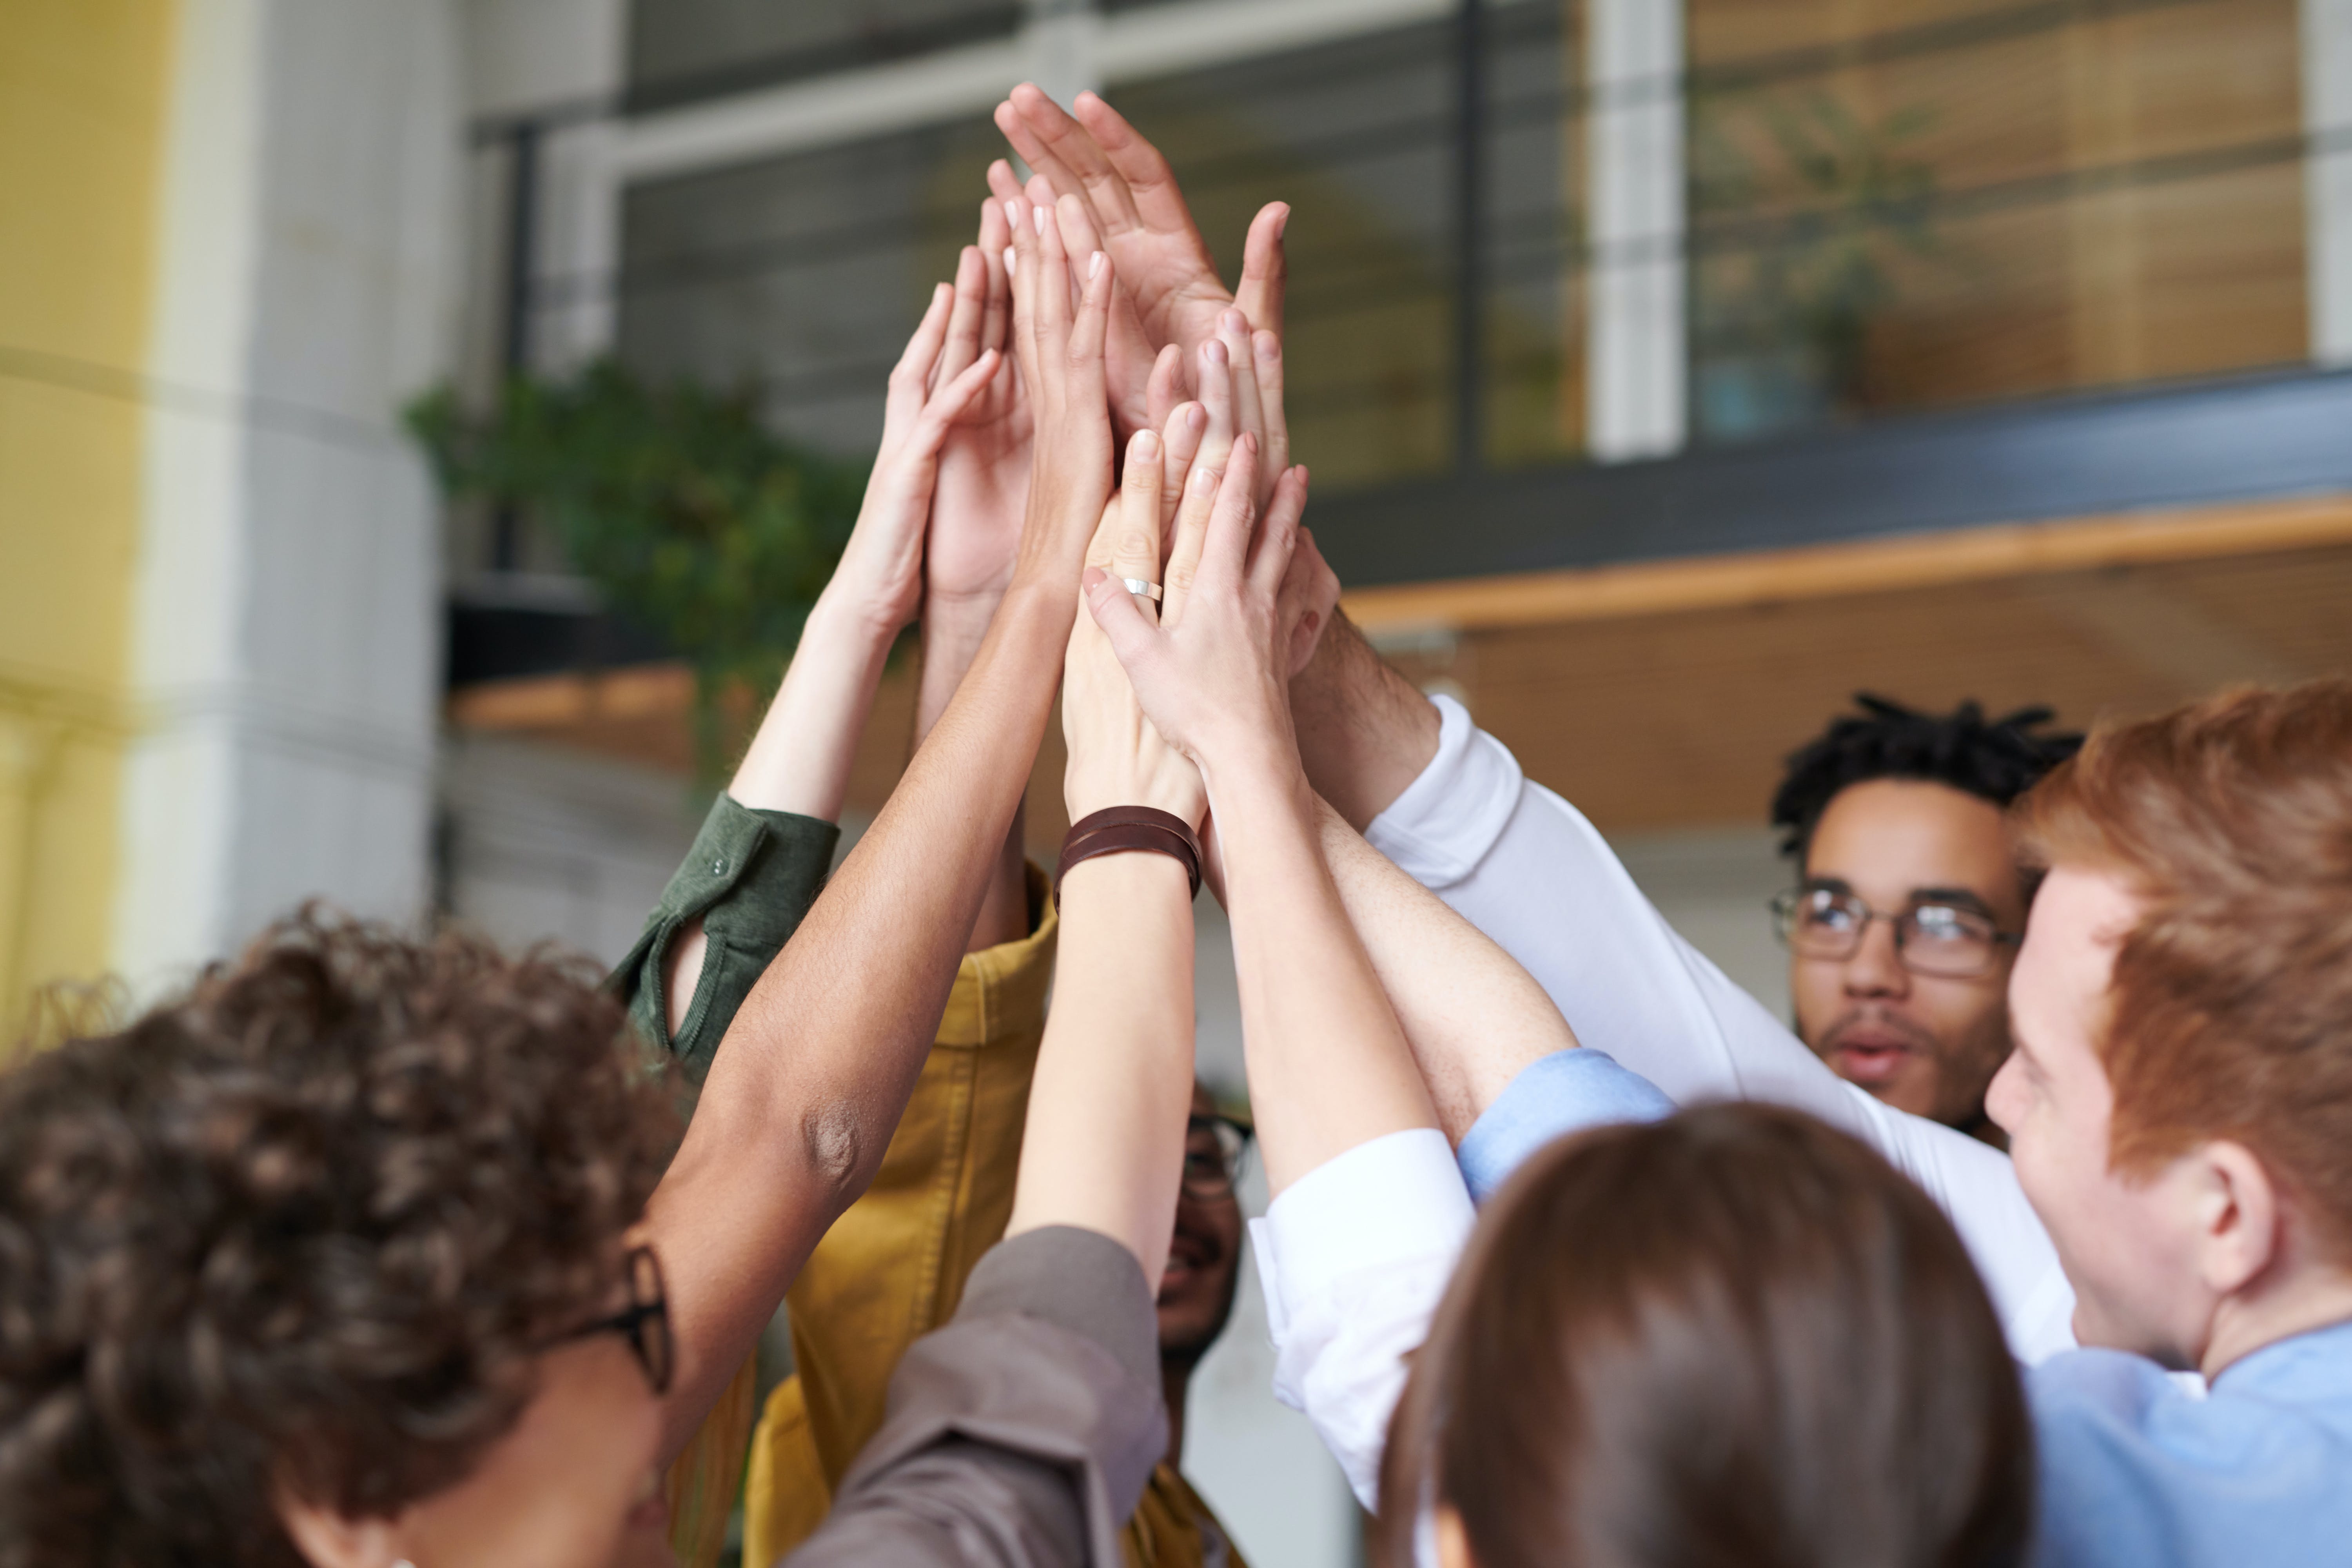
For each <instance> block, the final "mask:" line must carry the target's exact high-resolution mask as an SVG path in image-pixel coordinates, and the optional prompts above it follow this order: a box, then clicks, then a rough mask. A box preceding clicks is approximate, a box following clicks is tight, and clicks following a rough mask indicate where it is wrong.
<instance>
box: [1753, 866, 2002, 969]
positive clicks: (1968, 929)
mask: <svg viewBox="0 0 2352 1568" xmlns="http://www.w3.org/2000/svg"><path fill="white" fill-rule="evenodd" d="M1772 921H1773V924H1774V926H1775V927H1776V928H1777V929H1778V930H1779V931H1780V940H1781V941H1782V942H1787V943H1788V944H1789V947H1790V950H1791V951H1792V952H1796V953H1797V954H1798V955H1799V956H1800V957H1803V958H1822V959H1828V960H1831V961H1832V962H1843V960H1845V959H1849V958H1852V957H1853V955H1854V954H1855V953H1856V952H1859V951H1861V948H1862V938H1863V933H1864V932H1865V931H1868V930H1869V929H1870V922H1871V921H1888V922H1889V923H1891V924H1892V925H1893V926H1894V927H1895V961H1896V962H1897V963H1901V964H1902V965H1903V967H1904V968H1906V969H1907V970H1909V971H1910V972H1911V973H1914V974H1932V975H1936V976H1938V977H1940V978H1943V979H1947V980H1972V979H1975V978H1976V977H1977V976H1979V975H1981V974H1987V973H1990V972H1991V970H1992V967H1993V964H1994V963H1995V961H1997V960H1998V959H1999V958H2000V950H2001V949H2002V948H2004V947H2014V946H2016V945H2017V943H2018V942H2020V941H2021V940H2022V939H2021V938H2020V937H2019V936H2018V935H2017V934H2016V933H2015V932H2013V931H2002V930H2000V928H1999V927H1997V926H1995V925H1994V924H1993V921H1992V917H1991V916H1990V915H1988V914H1986V913H1985V912H1984V911H1983V910H1972V909H1969V908H1968V907H1967V906H1966V905H1962V904H1952V903H1938V902H1937V901H1936V900H1925V901H1922V902H1920V903H1916V904H1913V905H1912V906H1911V907H1910V908H1908V909H1906V910H1903V911H1902V912H1901V913H1900V914H1892V915H1890V914H1882V913H1881V912H1879V911H1878V910H1874V909H1872V908H1871V907H1870V906H1869V905H1868V904H1866V903H1864V902H1863V901H1862V899H1861V898H1860V896H1858V895H1857V894H1854V893H1851V892H1847V891H1845V890H1844V889H1839V888H1825V887H1814V888H1792V889H1790V890H1789V891H1787V892H1785V893H1781V894H1780V895H1778V896H1777V897H1775V898H1774V899H1773V900H1772Z"/></svg>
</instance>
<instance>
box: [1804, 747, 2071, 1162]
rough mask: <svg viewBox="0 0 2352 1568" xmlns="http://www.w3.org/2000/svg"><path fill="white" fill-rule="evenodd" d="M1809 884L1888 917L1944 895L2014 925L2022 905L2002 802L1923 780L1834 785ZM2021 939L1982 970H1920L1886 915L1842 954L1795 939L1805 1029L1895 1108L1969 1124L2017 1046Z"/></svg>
mask: <svg viewBox="0 0 2352 1568" xmlns="http://www.w3.org/2000/svg"><path fill="white" fill-rule="evenodd" d="M1805 886H1806V887H1807V888H1808V889H1832V890H1834V891H1836V892H1840V893H1850V894H1852V895H1853V896H1854V897H1856V898H1859V899H1860V900H1862V901H1863V902H1864V903H1865V904H1867V905H1868V906H1869V907H1870V909H1871V910H1874V911H1875V912H1877V913H1879V914H1882V915H1886V916H1890V917H1891V916H1899V915H1901V914H1903V913H1904V912H1905V911H1906V910H1916V909H1921V908H1925V907H1927V906H1936V907H1939V908H1945V909H1950V910H1959V911H1965V912H1971V913H1973V914H1974V915H1975V916H1977V917H1979V918H1981V919H1984V920H1989V921H1990V922H1991V924H1992V925H1993V926H1994V927H1995V928H1996V929H1997V930H1999V931H2005V932H2009V933H2011V934H2014V933H2015V932H2016V931H2018V930H2019V929H2020V928H2021V926H2022V924H2023V922H2024V918H2025V900H2024V894H2023V892H2022V890H2021V888H2020V885H2019V879H2018V873H2017V861H2016V857H2015V855H2014V853H2013V852H2012V850H2011V846H2010V839H2009V830H2008V826H2007V823H2006V821H2005V819H2004V818H2003V816H2002V814H2001V810H2000V807H1999V806H1997V805H1993V804H1992V803H1991V802H1990V801H1988V800H1982V799H1979V798H1978V797H1977V796H1975V795H1969V794H1967V793H1965V792H1963V791H1960V790H1957V789H1953V788H1950V787H1949V786H1948V785H1945V784H1929V783H1926V782H1922V781H1918V780H1912V779H1873V780H1870V781H1868V782H1866V783H1864V784H1851V785H1849V786H1847V787H1846V788H1845V789H1843V790H1841V791H1839V792H1838V794H1837V795H1836V796H1835V797H1834V798H1833V799H1832V800H1831V802H1830V804H1829V808H1828V809H1827V810H1825V811H1824V812H1822V818H1821V821H1820V823H1819V824H1817V825H1816V826H1815V827H1814V829H1813V837H1812V844H1811V848H1810V850H1809V851H1808V853H1807V855H1806V859H1805ZM2013 951H2014V950H2013V948H2011V946H2009V945H2007V944H2001V945H2000V946H1999V947H1998V949H1997V951H1996V952H1995V955H1994V957H1993V960H1992V962H1991V964H1990V968H1989V969H1988V970H1987V971H1986V972H1985V973H1981V974H1977V975H1973V976H1968V977H1952V976H1947V975H1937V974H1920V973H1913V972H1912V971H1911V970H1910V969H1908V968H1906V966H1905V965H1904V964H1903V963H1901V962H1900V961H1899V959H1898V956H1897V953H1896V951H1895V926H1894V922H1893V921H1892V920H1891V919H1890V920H1874V921H1870V922H1869V923H1868V924H1867V926H1866V927H1864V931H1863V933H1862V940H1861V942H1860V944H1859V945H1858V946H1856V947H1855V948H1854V950H1853V952H1852V954H1851V955H1849V956H1847V957H1845V958H1843V959H1836V958H1820V957H1809V956H1807V955H1806V954H1805V953H1803V952H1800V951H1797V949H1796V948H1795V946H1794V945H1793V944H1792V946H1791V949H1790V958H1789V991H1790V996H1791V997H1792V998H1793V999H1794V1001H1795V1004H1796V1012H1797V1033H1798V1035H1799V1036H1800V1037H1801V1038H1802V1039H1803V1040H1804V1042H1805V1044H1807V1045H1808V1046H1811V1047H1812V1048H1813V1050H1814V1051H1815V1052H1816V1053H1818V1054H1819V1055H1820V1056H1821V1057H1822V1059H1823V1060H1825V1061H1827V1062H1828V1063H1829V1064H1830V1066H1831V1067H1832V1068H1834V1069H1835V1070H1836V1071H1837V1073H1838V1075H1839V1076H1840V1077H1842V1078H1844V1079H1849V1080H1850V1081H1852V1082H1853V1083H1856V1084H1859V1085H1861V1086H1862V1087H1863V1088H1864V1089H1868V1090H1869V1091H1870V1092H1871V1093H1873V1094H1874V1095H1876V1096H1877V1097H1878V1098H1879V1099H1881V1100H1885V1102H1886V1103H1887V1104H1889V1105H1892V1106H1894V1107H1895V1109H1896V1110H1908V1111H1912V1112H1914V1113H1916V1114H1917V1115H1920V1116H1927V1117H1932V1118H1933V1119H1935V1120H1936V1121H1942V1122H1947V1123H1949V1124H1950V1125H1952V1126H1956V1127H1967V1126H1969V1125H1971V1124H1973V1123H1976V1122H1978V1121H1980V1120H1981V1119H1982V1115H1983V1106H1984V1091H1985V1085H1986V1083H1987V1082H1989V1081H1990V1079H1991V1078H1992V1075H1993V1073H1994V1071H1995V1070H1996V1069H1997V1068H2000V1064H2001V1060H2002V1058H2005V1057H2006V1056H2007V1055H2008V1054H2009V1019H2008V1009H2007V1007H2006V1005H2005V1003H2004V1000H2003V988H2004V986H2005V985H2006V984H2007V982H2008V979H2009V970H2010V955H2011V952H2013ZM1915 956H1916V954H1915Z"/></svg>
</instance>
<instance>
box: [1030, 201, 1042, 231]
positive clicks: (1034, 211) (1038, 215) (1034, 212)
mask: <svg viewBox="0 0 2352 1568" xmlns="http://www.w3.org/2000/svg"><path fill="white" fill-rule="evenodd" d="M1029 216H1030V217H1031V218H1032V219H1034V221H1035V223H1036V225H1037V232H1038V233H1039V234H1041V235H1042V234H1044V233H1045V208H1044V207H1031V208H1030V209H1029Z"/></svg>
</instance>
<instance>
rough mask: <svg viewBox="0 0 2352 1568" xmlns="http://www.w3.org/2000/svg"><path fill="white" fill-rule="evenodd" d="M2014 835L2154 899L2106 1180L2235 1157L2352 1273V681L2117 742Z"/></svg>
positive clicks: (2028, 814) (2078, 768) (2115, 1039)
mask: <svg viewBox="0 0 2352 1568" xmlns="http://www.w3.org/2000/svg"><path fill="white" fill-rule="evenodd" d="M2018 821H2019V827H2020V833H2021V842H2022V844H2023V847H2024V848H2025V850H2026V852H2027V854H2028V855H2029V856H2030V857H2031V858H2033V859H2035V860H2038V861H2039V862H2040V863H2042V865H2044V866H2061V865H2074V866H2082V867H2084V868H2092V869H2097V870H2102V871H2106V872H2109V873H2112V874H2114V875H2116V876H2117V877H2120V878H2121V879H2123V880H2124V881H2125V882H2126V884H2127V885H2129V886H2130V888H2131V889H2133V891H2134V892H2135V893H2136V894H2137V896H2138V897H2139V899H2140V900H2141V911H2140V916H2139V920H2138V921H2137V924H2136V925H2135V926H2134V927H2133V928H2132V930H2131V931H2130V932H2129V933H2128V934H2127V935H2126V937H2125V939H2124V941H2123V943H2122V946H2121V948H2120V949H2119V950H2118V952H2116V965H2115V977H2114V981H2113V984H2112V988H2111V991H2110V994H2109V1000H2110V1003H2111V1010H2110V1015H2109V1022H2108V1026H2107V1029H2106V1033H2105V1038H2104V1039H2103V1040H2102V1041H2101V1042H2100V1046H2099V1049H2100V1054H2101V1056H2102V1058H2103V1059H2104V1061H2105V1067H2106V1071H2107V1078H2108V1080H2109V1082H2110V1083H2112V1084H2113V1086H2114V1089H2115V1097H2116V1104H2115V1119H2114V1126H2113V1131H2112V1134H2111V1136H2112V1142H2111V1144H2110V1147H2109V1152H2108V1157H2109V1160H2110V1161H2111V1163H2113V1164H2114V1165H2115V1166H2116V1168H2117V1169H2119V1170H2123V1171H2126V1172H2129V1171H2145V1170H2147V1169H2150V1168H2151V1167H2153V1166H2155V1165H2157V1164H2159V1163H2162V1162H2164V1161H2165V1160H2167V1159H2169V1158H2171V1157H2172V1156H2174V1155H2177V1154H2179V1153H2180V1152H2183V1151H2184V1150H2187V1149H2189V1148H2190V1147H2192V1146H2194V1145H2195V1144H2197V1143H2199V1142H2204V1141H2206V1140H2209V1139H2214V1138H2227V1139H2230V1140H2232V1141H2234V1142H2239V1143H2242V1144H2244V1145H2245V1147H2246V1148H2247V1149H2249V1150H2251V1151H2252V1152H2253V1153H2254V1154H2255V1155H2256V1157H2258V1158H2259V1159H2261V1160H2262V1162H2263V1164H2264V1165H2265V1166H2266V1167H2268V1168H2269V1170H2270V1171H2271V1173H2272V1174H2273V1176H2275V1177H2276V1178H2278V1179H2279V1180H2280V1181H2281V1182H2283V1183H2284V1184H2285V1185H2286V1186H2287V1187H2288V1188H2289V1189H2290V1190H2292V1191H2294V1193H2296V1194H2297V1195H2298V1196H2299V1197H2300V1198H2301V1199H2302V1200H2303V1201H2304V1202H2305V1203H2307V1204H2308V1205H2310V1207H2311V1210H2312V1212H2313V1215H2314V1217H2315V1220H2316V1221H2317V1223H2318V1226H2319V1229H2320V1231H2321V1234H2322V1236H2323V1237H2325V1238H2326V1241H2327V1242H2328V1243H2329V1244H2330V1245H2331V1246H2332V1247H2333V1249H2335V1250H2336V1251H2337V1252H2339V1253H2342V1254H2352V1157H2347V1151H2352V680H2347V679H2327V680H2315V681H2311V682H2309V683H2307V684H2305V685H2302V686H2297V687H2294V688H2293V689H2290V690H2285V691H2267V690H2260V689H2240V690H2233V691H2228V692H2224V693H2222V694H2221V695H2220V696H2218V697H2213V698H2210V699H2208V700H2205V701H2202V702H2197V703H2192V704H2190V705H2189V706H2188V707H2185V708H2180V709H2176V710H2173V711H2172V712H2169V713H2166V714H2163V715H2161V716H2160V717H2158V718H2154V719H2145V720H2140V721H2137V722H2133V723H2124V724H2111V723H2103V724H2101V725H2099V726H2097V727H2096V728H2095V729H2094V730H2093V731H2092V732H2091V736H2090V739H2089V740H2088V741H2087V742H2085V743H2084V747H2083V750H2082V752H2081V754H2080V755H2078V756H2076V757H2075V758H2074V760H2073V761H2071V762H2068V763H2063V764H2062V765H2061V766H2059V767H2058V768H2057V769H2056V770H2055V771H2054V772H2053V773H2051V775H2050V776H2049V777H2048V778H2047V779H2045V780H2044V781H2042V784H2040V785H2039V786H2037V787H2036V788H2035V789H2034V790H2033V791H2032V794H2030V795H2027V796H2026V797H2025V798H2024V799H2023V800H2022V801H2021V802H2020V803H2019V805H2018Z"/></svg>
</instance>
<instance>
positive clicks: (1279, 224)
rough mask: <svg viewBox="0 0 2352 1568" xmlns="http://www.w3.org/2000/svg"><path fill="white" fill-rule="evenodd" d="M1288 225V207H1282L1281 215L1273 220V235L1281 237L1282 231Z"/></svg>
mask: <svg viewBox="0 0 2352 1568" xmlns="http://www.w3.org/2000/svg"><path fill="white" fill-rule="evenodd" d="M1289 226H1290V209H1289V208H1288V207H1285V208H1283V209H1282V216H1280V217H1278V218H1276V219H1275V220H1274V237H1275V238H1276V239H1280V238H1281V237H1282V231H1283V230H1284V229H1286V228H1288V227H1289Z"/></svg>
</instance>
